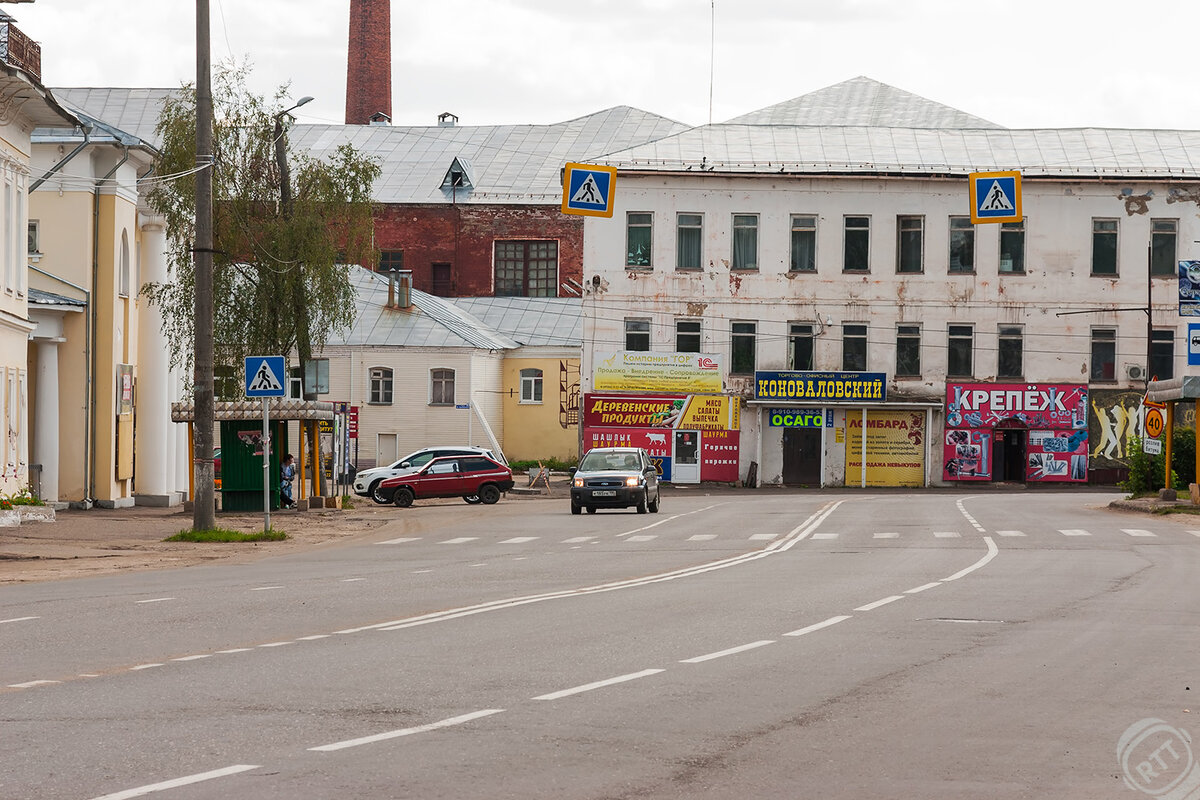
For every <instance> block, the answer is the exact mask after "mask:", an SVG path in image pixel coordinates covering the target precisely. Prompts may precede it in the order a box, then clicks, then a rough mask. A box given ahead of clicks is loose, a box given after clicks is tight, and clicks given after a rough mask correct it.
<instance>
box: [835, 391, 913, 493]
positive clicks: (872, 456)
mask: <svg viewBox="0 0 1200 800" xmlns="http://www.w3.org/2000/svg"><path fill="white" fill-rule="evenodd" d="M862 426H863V421H862V417H861V416H860V415H857V414H847V415H846V485H847V486H859V485H861V483H862V469H863V463H862V432H863V428H862ZM925 434H926V430H925V412H924V411H874V410H872V411H868V412H867V467H866V468H867V486H924V485H925Z"/></svg>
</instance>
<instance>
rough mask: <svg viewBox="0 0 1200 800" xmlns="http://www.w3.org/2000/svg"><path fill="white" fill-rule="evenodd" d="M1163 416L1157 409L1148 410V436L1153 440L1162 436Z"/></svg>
mask: <svg viewBox="0 0 1200 800" xmlns="http://www.w3.org/2000/svg"><path fill="white" fill-rule="evenodd" d="M1162 432H1163V415H1162V412H1161V411H1159V410H1158V409H1157V408H1148V409H1146V435H1147V436H1149V437H1150V438H1151V439H1157V438H1158V437H1159V436H1162Z"/></svg>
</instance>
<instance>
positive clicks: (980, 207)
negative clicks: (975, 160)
mask: <svg viewBox="0 0 1200 800" xmlns="http://www.w3.org/2000/svg"><path fill="white" fill-rule="evenodd" d="M968 180H969V183H970V187H971V222H972V223H973V224H975V225H978V224H979V223H981V222H1020V221H1021V220H1022V219H1024V217H1022V216H1021V173H1020V172H1017V171H1012V172H972V173H971V174H970V175H969V176H968Z"/></svg>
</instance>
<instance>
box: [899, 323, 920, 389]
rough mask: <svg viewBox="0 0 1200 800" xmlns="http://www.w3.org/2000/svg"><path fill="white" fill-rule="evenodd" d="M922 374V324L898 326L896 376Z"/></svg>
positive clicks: (910, 376)
mask: <svg viewBox="0 0 1200 800" xmlns="http://www.w3.org/2000/svg"><path fill="white" fill-rule="evenodd" d="M920 376H921V326H920V325H897V326H896V377H898V378H900V377H904V378H919V377H920Z"/></svg>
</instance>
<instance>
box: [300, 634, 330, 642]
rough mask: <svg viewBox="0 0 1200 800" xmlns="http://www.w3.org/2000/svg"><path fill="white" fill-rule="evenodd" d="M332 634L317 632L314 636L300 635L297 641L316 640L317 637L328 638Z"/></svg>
mask: <svg viewBox="0 0 1200 800" xmlns="http://www.w3.org/2000/svg"><path fill="white" fill-rule="evenodd" d="M330 635H331V634H328V633H317V634H314V635H312V636H299V637H297V638H296V641H297V642H315V641H316V640H317V639H328V638H329V637H330Z"/></svg>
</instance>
